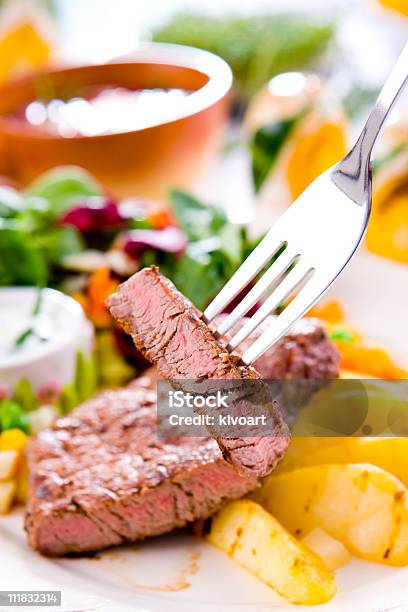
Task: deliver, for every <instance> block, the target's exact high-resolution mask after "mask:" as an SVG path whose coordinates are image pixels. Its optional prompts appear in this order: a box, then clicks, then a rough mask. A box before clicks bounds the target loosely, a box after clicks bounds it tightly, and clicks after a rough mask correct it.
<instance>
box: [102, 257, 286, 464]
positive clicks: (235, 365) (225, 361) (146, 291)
mask: <svg viewBox="0 0 408 612" xmlns="http://www.w3.org/2000/svg"><path fill="white" fill-rule="evenodd" d="M108 306H109V309H110V312H111V314H112V316H113V318H114V319H115V320H116V321H118V323H120V325H122V327H123V328H124V330H125V331H126V332H127V333H129V334H130V335H131V336H132V338H133V341H134V343H135V345H136V347H137V348H138V349H139V350H140V351H141V353H142V354H143V355H144V356H145V357H146V358H147V359H148V360H149V361H150V362H151V363H153V364H154V365H155V366H156V367H157V369H158V371H159V373H160V374H161V375H162V376H164V377H165V378H167V379H170V380H173V381H175V380H177V381H179V384H181V383H180V379H190V380H191V379H192V380H195V379H199V380H203V379H204V380H206V379H224V380H225V379H234V380H237V379H238V380H240V379H252V380H254V379H259V374H258V373H257V372H256V370H255V369H254V368H252V367H250V366H247V365H245V364H244V363H243V362H242V361H241V360H240V358H239V356H237V355H231V354H230V353H228V351H227V350H226V348H225V347H224V346H223V345H222V344H221V343H220V342H218V340H216V338H215V336H214V335H213V333H212V332H211V330H210V329H209V327H208V326H207V325H206V324H205V323H204V322H203V321H202V320H201V319H200V317H199V313H198V311H197V310H196V308H195V307H194V306H193V305H192V304H191V302H189V301H188V300H187V299H186V298H185V297H184V296H183V295H182V294H181V293H180V292H179V291H177V289H176V288H175V287H174V285H173V284H172V283H171V282H170V281H169V280H167V279H166V278H164V277H163V276H161V274H160V273H159V271H158V269H157V268H156V267H152V268H145V269H143V270H141V271H140V272H137V273H136V274H134V275H133V276H132V277H131V278H130V279H129V280H127V281H126V282H125V283H123V284H122V285H120V286H119V289H118V291H117V293H115V294H114V295H112V296H111V297H110V298H109V300H108ZM262 386H263V385H262V383H261V382H259V385H258V387H259V389H258V388H257V385H255V389H251V392H252V393H253V394H254V395H258V396H262V394H263V396H264V397H265V396H267V394H266V393H265V392H263V389H262ZM265 408H266V410H265V412H266V413H267V415H268V425H267V431H268V432H273V435H269V436H266V435H264V436H260V435H259V433H258V434H256V433H255V434H254V435H248V436H247V437H226V435H225V433H224V434H223V432H220V431H217V429H216V428H212V429H209V431H210V433H211V435H212V436H213V437H215V438H216V440H217V442H218V444H219V446H220V449H221V451H222V453H223V456H224V457H225V458H226V459H227V460H228V461H230V462H231V463H232V464H233V465H234V466H235V467H236V469H238V470H239V471H240V472H242V473H249V474H254V475H255V476H265V475H266V474H268V473H269V472H271V470H272V469H273V468H274V467H275V466H276V464H277V463H278V462H279V460H280V459H281V458H282V457H283V455H284V453H285V451H286V448H287V446H288V444H289V431H288V428H287V425H286V423H285V421H284V419H283V416H282V414H281V411H280V410H279V407H278V406H277V405H276V402H274V403H273V404H272V402H271V403H270V405H269V406H267V405H266V406H265ZM233 409H234V411H235V413H236V414H240V415H249V414H250V412H251V410H252V405H251V403H250V402H248V401H246V400H243V401H241V400H240V402H239V404H237V405H236V406H234V408H233ZM265 431H266V429H265ZM251 433H252V432H251Z"/></svg>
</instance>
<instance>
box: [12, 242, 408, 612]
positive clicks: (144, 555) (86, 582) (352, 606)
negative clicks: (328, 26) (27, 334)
mask: <svg viewBox="0 0 408 612" xmlns="http://www.w3.org/2000/svg"><path fill="white" fill-rule="evenodd" d="M407 281H408V267H407V266H399V265H396V264H393V263H391V262H388V261H386V260H384V259H381V258H377V257H373V256H371V255H369V254H367V253H364V252H363V253H361V254H359V255H358V256H357V258H356V259H355V261H354V262H353V264H352V266H351V267H350V269H349V270H348V271H347V272H346V273H345V274H344V275H343V276H342V277H341V279H340V281H339V282H338V283H337V284H336V286H335V288H334V289H333V290H332V292H331V293H332V295H334V296H335V297H337V298H340V299H341V301H342V302H343V303H344V304H345V306H346V308H347V310H348V311H349V313H350V319H351V320H352V322H353V323H354V324H355V325H356V326H357V328H358V329H360V330H362V331H364V332H366V333H368V334H369V335H370V336H372V337H373V338H375V339H378V340H379V341H381V342H384V343H386V344H387V345H388V346H390V347H392V349H393V351H395V353H398V354H399V356H400V357H401V359H403V360H404V362H405V363H406V364H408V342H407V339H408V338H407V324H406V313H407V312H408V290H407V289H408V286H407ZM293 503H296V499H294V500H293ZM336 581H337V585H338V593H337V595H336V596H335V597H334V599H333V600H332V602H330V603H328V604H326V605H325V606H323V607H321V606H318V607H316V609H319V610H325V611H326V610H327V612H337V611H345V610H358V611H359V612H377V611H379V610H386V609H387V610H389V609H395V607H396V606H398V607H399V606H402V607H401V609H403V610H408V587H407V584H408V568H406V569H405V568H389V567H384V566H380V565H376V564H372V563H366V562H363V561H359V560H353V561H352V563H351V564H349V565H348V566H346V567H345V568H342V569H341V570H340V571H339V572H337V575H336ZM0 585H1V586H0V589H4V588H7V589H35V590H38V589H51V590H61V591H62V593H63V604H64V605H63V608H62V610H66V611H67V610H70V611H73V610H90V609H96V610H101V611H112V612H116V611H118V612H121V611H123V612H128V611H129V612H130V611H131V610H132V611H133V612H176V611H177V612H193V611H194V612H204V611H207V610H210V609H211V610H214V611H216V612H218V611H219V612H244V611H245V612H247V611H248V612H251V610H253V611H254V612H255V611H256V612H264V611H266V610H286V609H287V610H290V609H292V610H296V609H299V607H296V608H295V607H294V606H292V605H291V604H288V603H287V602H285V601H283V600H282V599H280V598H279V597H278V596H277V595H275V593H274V592H273V591H272V590H271V589H269V588H268V587H266V586H265V585H264V584H263V583H262V582H260V581H259V580H257V579H256V578H255V577H254V576H252V575H251V574H250V573H249V572H247V571H245V570H244V569H242V568H240V567H239V566H237V565H236V564H235V563H234V562H232V561H230V560H229V559H228V558H227V557H226V556H225V555H224V554H222V553H221V552H219V551H217V550H215V549H213V548H212V547H211V546H209V545H207V544H206V543H205V542H203V541H201V540H200V539H199V538H196V537H194V536H192V535H189V534H187V533H183V532H182V533H177V534H171V535H169V536H165V537H161V538H157V539H154V540H150V541H146V542H144V543H140V544H136V545H134V546H128V547H121V548H118V549H114V550H111V551H107V552H104V553H101V554H100V555H98V557H97V558H95V559H58V560H54V559H47V558H45V557H41V556H40V555H39V554H37V553H35V552H34V551H32V550H31V549H30V547H29V546H28V544H27V543H26V540H25V535H24V532H23V528H22V513H21V512H13V513H12V514H11V515H9V516H5V517H0ZM12 609H16V608H10V610H12ZM52 609H53V608H50V610H52ZM54 609H55V608H54ZM300 609H305V610H306V609H308V610H311V609H314V607H313V608H310V607H307V608H303V607H301V608H300Z"/></svg>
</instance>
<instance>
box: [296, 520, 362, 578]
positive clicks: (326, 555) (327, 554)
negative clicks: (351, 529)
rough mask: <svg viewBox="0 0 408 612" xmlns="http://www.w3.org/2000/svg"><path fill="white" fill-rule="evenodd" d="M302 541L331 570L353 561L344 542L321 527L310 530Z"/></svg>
mask: <svg viewBox="0 0 408 612" xmlns="http://www.w3.org/2000/svg"><path fill="white" fill-rule="evenodd" d="M301 542H302V544H304V545H305V546H306V547H307V548H309V549H310V550H313V552H315V553H316V554H317V555H319V557H320V558H321V559H323V561H324V562H325V564H326V565H327V567H329V568H330V569H331V570H336V569H339V568H340V567H343V566H344V565H347V563H349V562H350V561H351V555H350V553H349V551H348V550H347V548H346V547H345V546H344V544H342V542H340V541H339V540H336V539H335V538H333V537H332V536H330V535H329V534H328V533H327V531H325V530H324V529H322V528H321V527H316V529H312V531H309V533H308V534H307V535H305V536H304V537H303V538H302V539H301Z"/></svg>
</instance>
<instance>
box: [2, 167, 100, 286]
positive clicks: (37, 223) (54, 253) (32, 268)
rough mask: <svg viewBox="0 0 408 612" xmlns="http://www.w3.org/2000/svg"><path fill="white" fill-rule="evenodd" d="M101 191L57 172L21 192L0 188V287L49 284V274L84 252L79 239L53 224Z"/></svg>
mask: <svg viewBox="0 0 408 612" xmlns="http://www.w3.org/2000/svg"><path fill="white" fill-rule="evenodd" d="M100 193H101V188H100V187H99V186H98V184H97V183H96V182H95V181H94V179H93V178H92V177H91V176H90V175H89V174H88V173H87V172H85V171H84V170H82V169H80V168H57V169H55V170H52V171H50V172H48V173H46V174H45V175H43V176H42V177H41V178H40V179H39V180H38V181H37V182H35V183H34V184H33V185H31V186H30V187H29V188H28V189H27V190H26V191H24V192H22V193H18V192H16V191H15V190H13V189H11V188H10V187H0V286H1V285H3V286H4V285H36V286H39V287H42V286H45V285H47V284H51V282H52V268H53V267H54V266H58V265H59V264H60V263H61V260H62V259H63V257H65V256H66V255H69V254H72V253H78V252H80V251H82V250H83V249H84V246H85V245H84V241H83V238H82V236H81V234H80V233H79V232H78V231H77V230H76V228H75V227H72V226H62V225H60V224H59V223H58V219H59V217H60V216H61V214H62V213H63V212H64V211H65V210H67V209H68V208H69V207H71V206H72V205H73V204H74V203H75V202H78V201H82V200H83V199H86V198H89V197H90V196H95V195H99V194H100Z"/></svg>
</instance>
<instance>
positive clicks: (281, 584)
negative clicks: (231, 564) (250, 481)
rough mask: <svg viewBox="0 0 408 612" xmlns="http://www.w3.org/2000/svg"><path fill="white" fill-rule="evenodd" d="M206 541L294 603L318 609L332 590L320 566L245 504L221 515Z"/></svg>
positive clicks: (274, 522) (234, 505)
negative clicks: (318, 605) (317, 606)
mask: <svg viewBox="0 0 408 612" xmlns="http://www.w3.org/2000/svg"><path fill="white" fill-rule="evenodd" d="M207 539H208V541H209V542H210V543H211V544H213V545H214V546H216V547H217V548H220V549H221V550H222V551H223V552H225V553H227V555H228V556H229V557H231V559H234V561H237V563H239V564H240V565H242V566H243V567H245V568H246V569H248V570H249V571H250V572H252V573H253V574H255V576H257V577H258V578H260V579H261V580H262V581H263V582H265V583H266V584H268V585H269V586H271V587H272V588H273V589H275V590H276V591H277V592H278V593H279V594H280V595H281V596H282V597H284V598H285V599H287V600H289V601H291V602H292V603H297V604H303V605H317V604H322V603H324V602H326V601H329V599H331V598H332V597H333V595H334V593H335V591H336V586H335V582H334V576H333V574H332V572H331V571H330V570H329V569H328V568H327V567H326V565H325V564H324V563H323V561H322V560H321V559H320V558H319V557H318V556H317V555H315V554H314V553H313V552H312V551H310V550H308V549H307V548H306V547H305V546H304V545H303V544H302V543H301V542H299V541H297V540H296V538H294V537H292V536H291V535H290V533H288V532H287V531H286V529H284V528H283V527H282V525H281V524H280V523H279V522H278V521H277V520H276V519H275V518H274V517H273V516H271V515H270V514H269V513H268V512H266V511H265V510H264V509H263V508H262V507H261V506H259V505H258V504H256V503H254V502H253V501H251V500H249V499H242V500H240V501H235V502H231V503H230V504H228V505H227V506H226V507H225V508H224V509H223V510H221V511H220V512H219V513H218V514H217V515H216V516H215V518H214V519H213V521H212V525H211V531H210V533H209V535H208V536H207Z"/></svg>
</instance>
